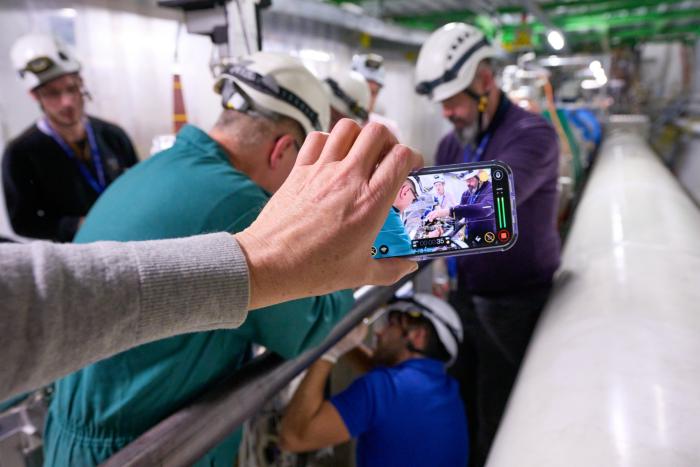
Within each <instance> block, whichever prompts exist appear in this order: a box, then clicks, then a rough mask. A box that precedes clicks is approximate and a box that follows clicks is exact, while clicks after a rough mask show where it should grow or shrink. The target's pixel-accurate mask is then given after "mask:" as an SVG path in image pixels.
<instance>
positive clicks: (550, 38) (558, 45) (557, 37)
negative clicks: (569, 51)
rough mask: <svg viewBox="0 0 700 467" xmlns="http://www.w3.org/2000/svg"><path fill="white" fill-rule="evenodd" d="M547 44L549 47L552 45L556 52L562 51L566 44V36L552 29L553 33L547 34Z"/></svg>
mask: <svg viewBox="0 0 700 467" xmlns="http://www.w3.org/2000/svg"><path fill="white" fill-rule="evenodd" d="M547 42H549V45H551V46H552V48H553V49H554V50H561V49H563V48H564V45H565V44H566V41H565V40H564V35H563V34H562V33H561V32H560V31H557V30H556V29H552V30H551V31H549V33H548V34H547Z"/></svg>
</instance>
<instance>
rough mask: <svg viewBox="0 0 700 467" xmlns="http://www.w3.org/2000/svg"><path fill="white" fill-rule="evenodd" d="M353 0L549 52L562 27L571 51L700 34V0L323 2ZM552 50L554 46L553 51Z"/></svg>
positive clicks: (370, 8)
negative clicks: (553, 33)
mask: <svg viewBox="0 0 700 467" xmlns="http://www.w3.org/2000/svg"><path fill="white" fill-rule="evenodd" d="M325 1H327V2H328V3H335V4H339V5H340V4H343V3H354V4H355V5H357V6H360V7H362V9H363V10H364V11H365V12H366V13H368V14H371V15H373V16H377V17H380V18H382V19H384V20H386V21H390V22H394V23H396V24H399V25H402V26H406V27H410V28H416V29H423V30H428V31H431V30H434V29H436V28H438V27H440V26H442V25H443V24H447V23H449V22H452V21H464V22H468V23H471V24H474V25H476V26H478V27H480V28H481V29H482V30H483V31H484V32H485V33H486V34H487V35H488V36H489V37H490V38H492V39H496V40H498V41H499V42H500V43H501V45H502V46H503V47H504V48H505V49H506V50H518V49H522V50H524V49H534V50H538V51H547V49H548V48H549V46H548V44H547V40H546V34H547V33H548V32H549V30H550V29H552V28H553V27H554V28H557V29H560V30H561V31H562V32H563V33H564V35H565V36H566V41H567V47H568V49H569V50H570V51H590V52H597V51H601V50H608V49H610V48H612V47H616V46H619V45H622V44H636V43H640V42H649V41H655V42H659V41H664V42H666V41H679V40H680V41H688V42H694V41H696V40H697V39H698V37H700V0H683V1H678V0H665V1H658V0H580V1H566V0H559V1H551V0H520V1H516V0H351V1H347V0H325ZM550 50H551V49H550Z"/></svg>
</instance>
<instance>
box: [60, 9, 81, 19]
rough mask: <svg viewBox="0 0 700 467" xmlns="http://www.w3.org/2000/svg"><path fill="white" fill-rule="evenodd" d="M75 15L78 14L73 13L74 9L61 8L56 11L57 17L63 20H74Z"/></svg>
mask: <svg viewBox="0 0 700 467" xmlns="http://www.w3.org/2000/svg"><path fill="white" fill-rule="evenodd" d="M77 14H78V12H77V11H75V8H61V9H60V10H58V15H59V16H63V17H64V18H75V17H76V15H77Z"/></svg>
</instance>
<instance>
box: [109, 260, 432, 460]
mask: <svg viewBox="0 0 700 467" xmlns="http://www.w3.org/2000/svg"><path fill="white" fill-rule="evenodd" d="M426 264H427V263H424V264H423V265H422V267H421V269H420V270H422V269H424V267H425V266H426ZM420 270H419V271H418V272H416V273H414V274H412V275H410V276H407V277H405V278H403V279H402V280H401V281H399V282H397V283H396V284H394V285H392V286H389V287H373V286H367V287H363V288H361V289H358V290H357V291H356V292H355V306H354V307H353V308H352V309H351V310H350V311H349V312H348V314H347V315H346V316H345V317H344V318H343V319H342V320H341V321H340V322H339V323H338V324H337V325H336V326H335V327H334V328H333V330H332V331H331V332H330V334H329V335H328V336H327V337H326V339H325V340H324V341H323V342H322V343H321V344H319V345H318V346H316V347H314V348H312V349H309V350H307V351H306V352H304V353H302V354H301V355H299V356H298V357H296V358H294V359H292V360H284V359H283V358H282V357H280V356H279V355H277V354H275V353H272V352H265V353H264V354H262V355H261V356H259V357H257V358H255V359H253V360H251V361H250V362H249V363H248V364H246V365H245V366H244V367H242V368H241V369H240V370H239V371H237V372H235V373H233V374H232V375H231V376H229V377H228V378H227V379H226V380H224V381H222V382H221V383H220V384H218V385H216V386H214V387H212V388H211V389H210V390H209V391H208V392H206V393H205V394H203V395H202V396H201V397H200V398H198V399H197V400H196V401H194V402H193V403H192V404H190V405H188V406H187V407H184V408H183V409H181V410H179V411H177V412H175V413H174V414H172V415H171V416H169V417H168V418H166V419H164V420H163V421H161V422H160V423H159V424H157V425H156V426H154V427H153V428H151V429H150V430H148V431H147V432H146V433H144V434H143V435H141V436H140V437H139V438H137V439H136V440H134V441H133V442H132V443H130V444H129V445H127V446H126V447H125V448H124V449H122V450H121V451H119V452H118V453H116V454H115V455H114V456H112V457H111V458H110V459H108V460H107V461H106V462H105V463H104V464H103V465H104V466H109V467H114V466H120V467H121V466H152V465H162V466H186V465H191V464H193V463H194V462H196V461H197V460H198V459H200V458H201V457H202V456H203V455H204V454H206V453H207V452H208V451H209V450H211V449H212V448H213V447H214V446H216V445H217V444H219V443H220V442H221V441H223V440H224V439H226V438H227V437H228V436H230V435H231V433H233V432H234V431H235V430H236V429H238V428H239V427H241V426H242V425H243V423H244V422H245V421H246V420H248V419H249V418H250V417H251V416H253V415H255V414H256V413H257V412H258V411H259V410H260V409H261V408H262V407H263V405H264V404H265V403H266V402H267V401H268V400H270V399H271V398H272V397H274V396H275V395H276V394H277V393H278V392H279V391H280V390H281V389H282V388H284V387H285V386H286V385H287V384H289V383H290V382H291V381H292V380H293V379H294V378H295V377H296V376H297V375H298V374H299V373H301V372H302V371H304V370H305V369H306V368H307V367H309V366H310V365H311V364H312V363H313V362H315V361H316V360H317V359H318V358H319V357H320V356H321V355H323V353H324V352H325V351H326V350H328V349H329V348H330V347H332V346H333V345H334V344H335V343H336V342H338V341H339V340H340V339H342V338H343V336H345V335H346V334H347V333H348V332H350V330H352V329H353V328H354V327H355V326H357V325H358V324H359V323H360V321H362V319H363V318H365V317H366V316H368V315H370V314H371V313H372V312H374V311H375V310H376V309H377V308H379V307H381V306H382V305H384V304H385V303H386V302H387V301H388V300H389V299H390V298H391V297H392V296H393V294H394V292H396V290H398V289H399V288H400V287H401V286H403V285H404V284H405V283H406V282H408V281H409V280H411V279H413V277H415V276H416V275H417V274H418V273H419V272H420Z"/></svg>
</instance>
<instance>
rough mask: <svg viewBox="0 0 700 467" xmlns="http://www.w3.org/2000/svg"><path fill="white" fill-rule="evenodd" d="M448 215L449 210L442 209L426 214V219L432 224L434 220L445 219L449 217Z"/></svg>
mask: <svg viewBox="0 0 700 467" xmlns="http://www.w3.org/2000/svg"><path fill="white" fill-rule="evenodd" d="M449 215H450V210H449V209H444V208H442V209H436V210H434V211H431V212H430V213H428V216H427V219H428V221H429V222H432V221H434V220H435V219H437V218H438V217H447V216H449Z"/></svg>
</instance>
